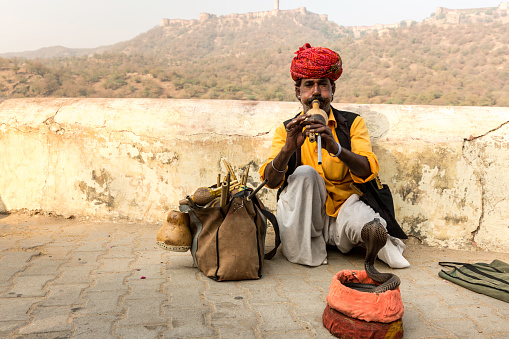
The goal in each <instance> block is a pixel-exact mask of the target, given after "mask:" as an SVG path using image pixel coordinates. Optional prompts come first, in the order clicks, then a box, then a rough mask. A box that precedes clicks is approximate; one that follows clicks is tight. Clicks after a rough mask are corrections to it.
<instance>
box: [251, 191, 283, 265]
mask: <svg viewBox="0 0 509 339" xmlns="http://www.w3.org/2000/svg"><path fill="white" fill-rule="evenodd" d="M253 202H254V204H255V205H256V207H258V209H259V210H260V212H262V214H263V215H264V216H265V218H267V219H268V220H269V221H270V223H271V224H272V227H273V228H274V233H276V238H275V241H274V242H275V244H274V248H273V249H272V250H271V251H270V252H268V253H265V255H264V258H265V259H267V260H270V259H272V258H273V257H274V256H275V255H276V252H277V249H278V247H279V245H281V237H280V236H279V224H278V223H277V219H276V216H275V215H274V214H273V213H272V212H270V211H267V210H266V209H264V208H263V207H262V206H261V204H260V202H259V201H258V198H257V197H254V199H253Z"/></svg>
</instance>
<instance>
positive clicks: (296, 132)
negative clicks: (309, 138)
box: [281, 114, 309, 154]
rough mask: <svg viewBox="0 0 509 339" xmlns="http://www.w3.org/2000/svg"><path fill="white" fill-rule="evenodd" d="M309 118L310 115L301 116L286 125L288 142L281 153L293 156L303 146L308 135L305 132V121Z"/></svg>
mask: <svg viewBox="0 0 509 339" xmlns="http://www.w3.org/2000/svg"><path fill="white" fill-rule="evenodd" d="M308 117H309V114H302V115H299V116H298V117H296V118H295V119H293V120H292V121H290V122H289V123H288V125H286V142H285V145H284V146H283V149H282V150H281V151H283V152H286V153H290V154H293V153H295V151H297V150H298V149H299V148H300V147H301V146H302V144H303V143H304V141H305V140H306V134H305V133H304V132H303V128H304V126H305V124H306V122H305V120H306V119H307V118H308Z"/></svg>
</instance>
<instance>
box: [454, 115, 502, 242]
mask: <svg viewBox="0 0 509 339" xmlns="http://www.w3.org/2000/svg"><path fill="white" fill-rule="evenodd" d="M506 123H507V122H506ZM506 123H504V124H502V125H500V126H499V127H497V128H495V129H492V130H490V131H488V132H486V133H485V134H483V135H482V136H485V135H487V134H488V133H491V132H493V131H495V130H497V129H498V128H500V127H502V126H503V125H505V124H506ZM482 136H479V137H477V138H476V139H478V138H480V137H482ZM472 140H474V139H471V138H469V139H463V145H462V147H461V156H462V157H463V159H465V161H466V162H467V164H469V165H470V166H471V167H472V168H473V173H474V175H475V176H476V177H477V179H478V181H479V183H480V186H481V215H480V216H479V221H478V223H477V227H476V228H475V230H473V231H472V232H470V234H471V238H470V241H471V243H472V245H474V246H476V247H477V244H476V241H475V237H476V235H477V234H478V233H479V231H480V230H481V228H482V226H483V222H484V211H485V201H486V192H485V188H484V186H485V179H484V176H483V174H482V172H479V171H477V170H475V165H474V162H473V161H472V159H471V158H469V157H468V156H467V154H466V151H467V147H468V146H470V144H469V142H470V141H472Z"/></svg>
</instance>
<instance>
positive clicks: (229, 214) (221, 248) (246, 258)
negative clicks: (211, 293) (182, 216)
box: [180, 190, 280, 281]
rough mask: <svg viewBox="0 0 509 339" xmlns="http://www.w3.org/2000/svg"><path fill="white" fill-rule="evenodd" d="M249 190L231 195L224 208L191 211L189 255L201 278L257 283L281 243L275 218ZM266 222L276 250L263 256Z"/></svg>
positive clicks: (193, 209)
mask: <svg viewBox="0 0 509 339" xmlns="http://www.w3.org/2000/svg"><path fill="white" fill-rule="evenodd" d="M250 191H251V190H244V191H241V192H238V193H236V194H235V195H233V197H232V199H231V200H230V202H228V203H227V204H226V205H225V206H223V207H206V208H192V207H190V206H188V205H181V206H180V211H181V212H187V213H189V217H190V221H191V223H190V228H191V233H192V237H193V241H192V244H191V254H192V255H193V259H194V262H195V265H196V266H197V267H198V268H199V269H200V270H201V271H202V272H203V274H204V275H205V276H207V277H209V278H211V279H214V280H217V281H226V280H245V279H259V278H261V276H262V269H263V261H264V259H271V258H272V257H273V256H274V255H275V254H276V251H277V247H278V245H279V243H280V240H279V228H278V226H277V221H276V218H275V216H274V215H273V214H272V213H270V212H269V211H267V210H265V208H264V207H263V206H262V204H261V203H260V202H259V201H258V200H257V198H256V197H254V198H253V199H252V200H248V199H247V196H248V195H249V193H250ZM267 219H269V221H270V222H271V223H272V225H273V227H274V231H275V233H276V246H275V247H274V249H273V250H272V251H271V252H269V253H267V254H265V253H264V252H265V235H266V232H267Z"/></svg>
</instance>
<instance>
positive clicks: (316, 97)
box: [306, 95, 325, 106]
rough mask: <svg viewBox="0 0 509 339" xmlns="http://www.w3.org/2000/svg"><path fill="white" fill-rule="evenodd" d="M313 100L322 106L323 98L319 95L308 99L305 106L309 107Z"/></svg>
mask: <svg viewBox="0 0 509 339" xmlns="http://www.w3.org/2000/svg"><path fill="white" fill-rule="evenodd" d="M315 100H318V101H320V103H322V104H323V103H324V102H325V98H323V97H322V96H321V95H317V96H313V97H311V98H309V99H308V101H306V104H308V106H311V104H312V103H313V101H315Z"/></svg>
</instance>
